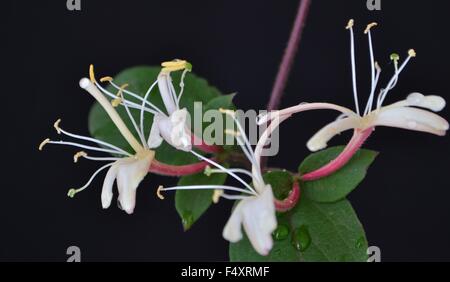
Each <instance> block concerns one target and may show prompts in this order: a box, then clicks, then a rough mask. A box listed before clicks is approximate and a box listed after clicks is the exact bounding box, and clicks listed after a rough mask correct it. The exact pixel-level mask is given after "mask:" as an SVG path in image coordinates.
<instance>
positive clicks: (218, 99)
mask: <svg viewBox="0 0 450 282" xmlns="http://www.w3.org/2000/svg"><path fill="white" fill-rule="evenodd" d="M160 69H161V68H160V67H149V66H138V67H132V68H129V69H126V70H124V71H122V72H120V73H119V74H118V75H116V76H115V77H114V82H115V83H116V84H118V85H122V84H124V83H128V84H129V86H128V88H127V90H130V91H132V92H134V93H136V94H138V95H140V96H141V97H143V96H144V95H145V93H146V92H147V89H148V88H149V87H150V85H151V84H152V83H153V82H154V81H155V80H156V78H157V76H158V74H159V72H160ZM180 77H181V72H175V73H172V78H173V84H174V87H175V90H176V91H177V93H178V92H179V89H180V87H179V82H180ZM184 83H185V88H184V94H183V96H182V98H181V101H180V107H181V108H183V107H186V108H187V110H188V112H189V113H190V115H191V117H192V119H191V120H192V121H193V120H194V118H193V117H194V102H201V103H202V104H203V106H202V108H203V110H205V109H206V108H207V107H208V104H211V107H213V106H216V107H231V105H232V103H231V99H232V96H229V95H226V96H222V95H221V93H220V92H219V90H217V89H216V88H215V87H213V86H211V85H209V84H208V83H207V81H206V80H205V79H203V78H200V77H198V76H196V75H195V74H192V73H188V74H187V75H186V78H185V81H184ZM107 89H108V90H109V91H110V92H112V93H117V90H115V89H114V88H112V87H111V86H108V87H107ZM125 95H126V94H125ZM125 97H126V98H127V100H131V101H132V102H136V103H138V104H141V102H139V100H137V99H134V98H132V97H130V96H129V95H126V96H125ZM149 101H150V102H151V103H153V104H155V105H156V106H157V107H158V108H160V109H161V110H162V111H164V112H165V107H164V104H163V102H162V98H161V96H160V94H159V90H158V88H157V87H155V88H154V90H153V91H152V93H151V94H150V95H149ZM116 109H117V111H118V112H119V114H120V116H121V117H122V119H123V120H124V122H125V123H126V124H127V126H128V128H129V129H130V130H131V131H132V132H133V133H134V134H135V136H136V138H138V136H137V133H136V132H135V130H134V127H133V125H132V123H131V120H130V119H129V117H128V115H127V114H126V111H125V108H124V107H122V106H119V107H117V108H116ZM130 111H131V112H132V115H133V117H134V119H135V120H136V122H137V124H138V125H139V120H140V112H139V111H138V110H135V109H130ZM144 118H145V120H144V125H145V128H144V133H145V136H146V137H147V136H148V134H149V132H150V128H151V124H152V122H153V115H152V114H149V113H145V115H144ZM89 131H90V133H91V135H92V136H93V137H95V138H98V139H100V140H103V141H106V142H109V143H111V144H113V145H116V146H118V147H120V148H122V149H124V150H126V151H128V152H130V153H131V152H133V150H132V148H131V147H130V145H129V144H128V143H127V142H126V140H125V139H124V138H123V137H122V136H121V134H120V132H119V131H118V129H117V128H116V126H115V125H114V124H113V123H112V121H111V120H110V118H109V117H108V115H107V114H106V112H105V111H104V110H103V108H102V107H101V106H100V105H99V104H98V103H95V104H94V105H93V106H92V108H91V111H90V114H89ZM138 140H139V138H138ZM156 158H157V159H158V160H159V161H161V162H165V163H168V164H173V165H180V164H188V163H193V162H197V161H198V160H197V158H195V157H194V156H193V155H192V154H190V153H187V152H182V151H179V150H176V149H174V148H172V147H171V146H169V145H168V144H166V143H163V145H161V146H160V147H159V148H158V149H156Z"/></svg>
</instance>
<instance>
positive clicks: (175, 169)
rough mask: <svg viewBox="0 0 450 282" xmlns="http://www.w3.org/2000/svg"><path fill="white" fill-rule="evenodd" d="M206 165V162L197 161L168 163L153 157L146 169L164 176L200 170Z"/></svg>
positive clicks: (187, 173) (181, 174)
mask: <svg viewBox="0 0 450 282" xmlns="http://www.w3.org/2000/svg"><path fill="white" fill-rule="evenodd" d="M206 166H208V163H207V162H198V163H194V164H188V165H169V164H165V163H162V162H159V161H157V160H155V159H154V160H153V161H152V163H151V164H150V168H149V169H148V171H149V172H151V173H156V174H161V175H166V176H183V175H190V174H195V173H199V172H202V171H203V170H204V169H205V167H206Z"/></svg>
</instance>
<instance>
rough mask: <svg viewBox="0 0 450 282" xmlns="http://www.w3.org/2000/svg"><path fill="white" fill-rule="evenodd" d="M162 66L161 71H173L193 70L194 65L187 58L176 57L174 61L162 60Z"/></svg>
mask: <svg viewBox="0 0 450 282" xmlns="http://www.w3.org/2000/svg"><path fill="white" fill-rule="evenodd" d="M161 66H162V67H163V68H162V70H161V71H163V72H173V71H178V70H184V69H186V70H188V71H191V70H192V65H191V64H190V63H189V62H188V61H186V60H178V59H175V60H173V61H168V62H162V63H161Z"/></svg>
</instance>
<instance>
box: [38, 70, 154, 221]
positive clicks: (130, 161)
mask: <svg viewBox="0 0 450 282" xmlns="http://www.w3.org/2000/svg"><path fill="white" fill-rule="evenodd" d="M95 83H96V82H95V79H93V77H91V80H89V79H87V78H82V79H81V80H80V87H81V88H83V89H84V90H86V91H87V92H88V93H89V94H91V95H92V96H93V97H94V98H95V99H96V100H97V101H98V102H99V103H100V105H101V106H102V107H103V109H104V110H105V111H106V113H107V114H108V116H109V117H110V118H111V121H112V122H113V123H114V124H115V126H116V127H117V129H118V130H119V131H120V133H121V134H122V136H123V137H124V138H125V140H126V141H127V142H128V144H129V145H130V146H131V147H132V149H133V150H134V152H133V153H130V152H127V151H125V150H124V149H122V148H119V147H117V146H114V145H112V144H110V143H108V142H105V141H102V140H99V139H96V138H92V137H88V136H82V135H78V134H74V133H71V132H68V131H66V130H64V129H62V128H61V126H60V122H61V120H60V119H58V120H57V121H56V122H55V123H54V127H55V129H56V131H57V133H58V134H63V135H66V136H69V137H72V138H75V139H79V140H84V141H88V142H92V143H96V144H97V145H99V146H98V147H97V146H90V145H84V144H81V143H77V142H67V141H62V140H61V141H52V140H50V139H49V138H47V139H45V140H44V141H43V142H42V143H41V144H40V145H39V150H42V149H43V147H44V145H46V144H58V145H69V146H74V147H78V148H82V149H85V150H90V151H97V152H103V153H109V154H113V155H114V157H111V156H109V157H97V156H90V155H88V154H87V153H86V152H85V151H80V152H78V153H76V154H75V155H74V162H77V161H78V159H79V158H86V159H89V160H93V161H102V162H104V161H106V162H108V163H107V164H106V165H103V166H102V167H100V168H99V169H98V170H97V171H95V172H94V174H93V175H92V176H91V177H90V179H89V181H88V182H87V183H86V184H85V185H83V186H82V187H80V188H77V189H70V190H69V192H68V196H69V197H74V196H75V194H76V193H78V192H80V191H83V190H84V189H86V188H87V187H88V186H89V185H90V184H91V182H92V180H93V179H94V178H95V176H96V175H97V174H98V173H100V172H101V171H102V170H104V169H106V168H109V169H108V172H107V173H106V177H105V179H104V182H103V187H102V193H101V202H102V207H103V208H104V209H106V208H108V207H109V206H110V205H111V201H112V198H113V185H114V182H115V181H117V188H118V192H119V196H118V198H117V201H118V205H119V207H120V208H121V209H123V210H124V211H125V212H127V213H128V214H131V213H133V211H134V208H135V204H136V189H137V187H138V185H139V183H140V182H141V181H142V180H143V178H144V177H145V176H146V175H147V173H148V169H149V167H150V165H151V163H152V161H153V159H154V156H155V152H154V151H153V150H151V149H150V148H149V146H148V144H147V142H146V140H145V137H144V136H143V133H142V132H143V131H142V128H139V127H138V126H137V123H136V121H135V120H134V119H133V117H132V115H131V113H130V110H129V109H128V106H127V104H126V103H125V104H124V105H125V109H126V111H127V114H128V116H129V118H130V119H131V121H132V123H133V126H134V129H135V130H136V132H137V134H138V136H139V139H140V141H138V140H137V139H136V138H135V136H134V135H133V134H132V133H131V131H130V130H129V129H128V127H127V126H126V124H125V123H124V121H123V120H122V118H121V117H120V115H119V114H118V113H117V111H116V110H115V109H114V107H113V106H112V105H111V103H110V101H109V100H108V99H106V97H105V96H104V95H103V94H102V93H101V92H100V90H99V89H98V88H97V87H96V85H95ZM121 91H122V88H121V90H120V91H119V95H118V96H119V97H120V99H123V95H122V93H121ZM113 103H114V101H113Z"/></svg>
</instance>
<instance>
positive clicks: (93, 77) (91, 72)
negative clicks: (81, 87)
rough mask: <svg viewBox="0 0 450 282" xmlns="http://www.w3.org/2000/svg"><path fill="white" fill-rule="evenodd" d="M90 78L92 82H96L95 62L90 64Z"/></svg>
mask: <svg viewBox="0 0 450 282" xmlns="http://www.w3.org/2000/svg"><path fill="white" fill-rule="evenodd" d="M89 78H90V79H91V82H92V83H95V82H96V80H95V74H94V65H93V64H91V65H89Z"/></svg>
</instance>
